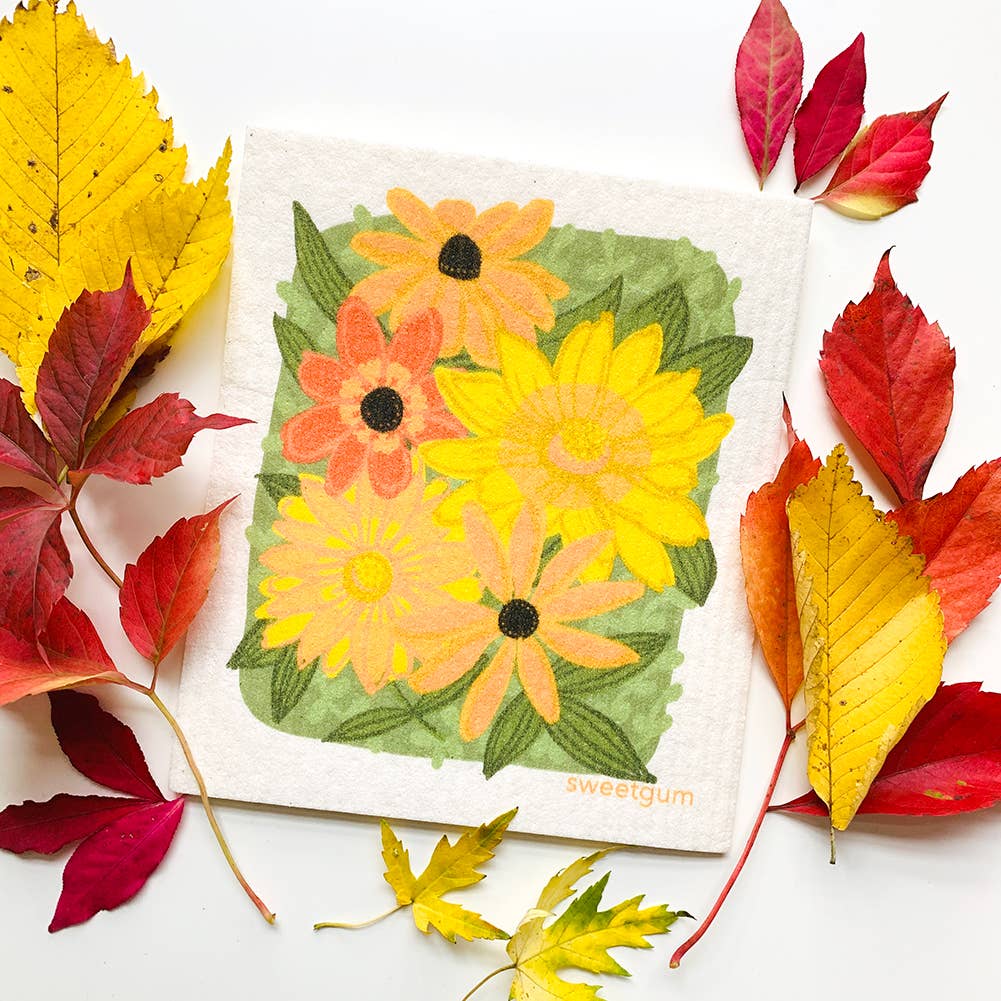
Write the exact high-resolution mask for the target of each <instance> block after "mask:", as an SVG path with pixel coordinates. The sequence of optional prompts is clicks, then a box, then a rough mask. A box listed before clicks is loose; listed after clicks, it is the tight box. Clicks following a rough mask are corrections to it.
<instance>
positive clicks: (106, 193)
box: [0, 0, 187, 360]
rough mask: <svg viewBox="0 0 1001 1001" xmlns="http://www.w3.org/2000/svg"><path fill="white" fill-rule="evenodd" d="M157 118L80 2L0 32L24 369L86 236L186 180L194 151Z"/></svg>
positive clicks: (36, 2)
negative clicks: (52, 288)
mask: <svg viewBox="0 0 1001 1001" xmlns="http://www.w3.org/2000/svg"><path fill="white" fill-rule="evenodd" d="M156 106H157V95H156V92H155V91H150V92H148V93H147V92H146V84H145V82H144V80H143V78H142V76H141V75H140V76H133V75H132V70H131V67H130V65H129V61H128V59H122V60H121V61H119V60H118V58H117V57H116V55H115V50H114V46H113V45H111V43H110V42H108V43H105V42H101V41H100V39H98V38H97V36H96V35H95V34H94V33H93V32H92V31H91V30H90V29H89V28H88V27H87V25H86V23H85V22H84V20H83V18H82V17H80V16H79V15H78V14H77V12H76V6H75V5H74V4H73V3H72V2H71V3H70V4H69V5H68V6H67V8H66V10H65V11H62V12H59V11H58V10H57V6H56V4H55V3H53V2H52V0H30V2H29V3H28V4H27V6H19V7H18V8H17V10H16V11H15V12H14V15H13V19H12V20H10V21H8V20H4V21H3V22H0V164H2V169H0V241H2V243H3V247H4V255H3V257H4V263H3V267H0V348H2V349H3V350H4V351H6V352H7V353H8V354H12V355H13V356H15V360H16V355H17V354H18V347H17V342H18V341H19V339H20V338H21V337H23V336H28V337H30V336H31V335H32V334H37V333H38V332H39V331H40V330H43V331H44V332H45V334H46V336H47V334H48V331H47V330H45V329H44V323H45V319H46V318H45V316H44V314H43V313H42V311H41V310H40V309H39V308H38V307H39V303H40V301H41V290H40V283H41V282H43V281H45V280H46V279H49V280H54V279H55V278H56V276H57V273H58V271H59V268H60V267H61V266H62V265H63V264H64V263H65V262H66V261H67V260H68V259H69V258H70V257H71V256H72V254H73V252H74V250H75V248H76V246H77V244H78V240H79V234H80V230H81V228H82V227H83V226H84V225H86V226H88V227H100V226H102V225H105V224H107V223H108V222H110V221H111V220H114V219H117V218H118V217H119V216H120V215H121V214H122V213H123V212H124V211H125V210H126V209H128V208H129V207H130V206H132V205H134V204H136V203H137V202H139V201H140V200H142V199H144V198H146V197H148V196H150V195H151V194H153V193H154V192H156V191H159V190H161V189H162V188H163V187H164V186H165V185H170V184H171V183H176V182H180V181H181V179H182V178H183V176H184V169H185V164H186V160H187V154H186V151H185V150H184V148H183V147H179V148H176V149H175V148H174V136H173V128H172V126H171V123H170V121H163V120H162V119H161V118H160V116H159V114H158V112H157V107H156ZM120 278H121V275H119V279H120Z"/></svg>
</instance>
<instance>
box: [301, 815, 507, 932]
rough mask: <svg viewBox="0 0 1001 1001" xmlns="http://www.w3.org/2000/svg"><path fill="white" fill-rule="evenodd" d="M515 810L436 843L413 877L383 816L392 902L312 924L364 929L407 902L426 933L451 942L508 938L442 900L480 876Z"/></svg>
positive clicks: (406, 855) (476, 916)
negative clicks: (354, 918) (369, 916)
mask: <svg viewBox="0 0 1001 1001" xmlns="http://www.w3.org/2000/svg"><path fill="white" fill-rule="evenodd" d="M517 812H518V811H517V810H510V811H508V812H507V813H504V814H502V815H501V816H499V817H497V818H496V819H495V820H492V821H491V822H490V823H489V824H482V825H481V826H480V827H478V828H476V829H475V830H469V831H466V832H465V833H464V834H462V835H460V836H459V838H458V839H457V840H456V842H455V844H454V845H453V844H450V843H449V840H448V838H447V837H442V839H441V841H439V842H438V844H437V845H435V849H434V851H433V852H432V854H431V859H430V861H429V862H428V864H427V868H426V869H425V870H424V871H423V872H422V873H421V874H420V876H415V875H414V872H413V869H412V868H411V866H410V855H409V853H408V852H407V850H406V848H404V847H403V843H402V842H401V841H400V839H399V838H398V837H397V836H396V834H395V833H394V832H393V829H392V828H391V827H390V826H389V824H388V823H386V821H385V820H384V821H383V822H382V857H383V859H384V860H385V862H386V872H385V879H386V882H387V883H389V885H390V886H391V887H392V888H393V892H394V893H395V894H396V907H394V908H393V909H392V910H391V911H389V912H388V913H387V914H383V915H380V916H379V917H378V918H374V919H373V920H372V921H365V922H362V923H361V924H345V923H343V922H338V921H325V922H322V923H320V924H317V925H315V926H314V927H315V928H317V929H319V928H363V927H365V926H367V925H370V924H373V923H374V922H375V921H379V920H381V919H382V918H383V917H388V915H389V914H394V913H395V912H396V911H399V910H402V909H404V908H405V907H410V908H411V909H412V913H413V918H414V924H416V925H417V928H418V930H419V931H422V932H424V934H425V935H429V934H430V933H431V929H432V928H434V929H436V930H437V931H438V932H440V933H441V934H442V935H443V936H444V937H445V938H446V939H448V941H449V942H454V941H455V940H456V939H457V938H462V939H466V940H467V941H470V940H472V939H474V938H483V939H496V938H508V935H507V933H506V932H504V931H501V929H500V928H496V927H495V926H494V925H492V924H490V922H489V921H485V920H484V919H483V918H482V917H480V915H479V914H476V913H475V912H473V911H468V910H466V909H465V908H463V907H460V906H459V905H458V904H454V903H452V902H450V901H447V900H443V899H442V897H443V896H444V895H445V894H446V893H448V892H450V891H451V890H460V889H463V888H464V887H467V886H472V885H473V884H474V883H478V882H479V881H480V880H481V879H483V877H484V874H483V873H482V872H479V871H478V870H479V868H480V867H481V866H482V865H484V864H485V863H486V862H489V861H490V859H492V858H493V857H494V851H495V850H496V848H497V846H498V845H499V844H500V843H501V840H502V838H503V837H504V832H505V831H506V830H507V827H508V824H510V823H511V821H512V820H513V819H514V816H515V814H516V813H517Z"/></svg>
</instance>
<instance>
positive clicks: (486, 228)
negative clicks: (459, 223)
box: [467, 202, 518, 243]
mask: <svg viewBox="0 0 1001 1001" xmlns="http://www.w3.org/2000/svg"><path fill="white" fill-rule="evenodd" d="M517 214H518V205H517V203H516V202H501V203H500V204H499V205H494V206H493V208H489V209H486V210H485V211H484V212H481V213H480V214H479V215H478V216H477V217H476V222H475V223H474V224H473V225H472V226H470V228H469V230H468V231H467V234H468V235H469V236H470V237H472V238H473V239H474V240H475V241H476V242H477V243H480V242H481V241H483V240H485V239H487V237H489V236H490V234H491V233H493V232H495V231H496V230H498V229H500V227H501V226H506V225H507V224H508V223H509V222H510V221H511V220H512V219H513V218H514V217H515V216H516V215H517Z"/></svg>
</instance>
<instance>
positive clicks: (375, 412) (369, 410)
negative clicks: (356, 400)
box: [361, 386, 403, 434]
mask: <svg viewBox="0 0 1001 1001" xmlns="http://www.w3.org/2000/svg"><path fill="white" fill-rule="evenodd" d="M361 419H362V420H363V421H364V422H365V423H366V424H367V425H368V426H369V427H370V428H371V429H372V430H373V431H379V432H382V433H383V434H385V433H386V432H387V431H395V430H396V429H397V428H398V427H399V426H400V422H401V421H402V420H403V398H402V397H401V396H400V394H399V393H398V392H397V391H396V390H395V389H392V388H391V387H389V386H379V387H378V388H377V389H373V390H372V391H371V392H370V393H366V394H365V397H364V399H362V401H361Z"/></svg>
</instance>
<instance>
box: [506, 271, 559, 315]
mask: <svg viewBox="0 0 1001 1001" xmlns="http://www.w3.org/2000/svg"><path fill="white" fill-rule="evenodd" d="M504 269H505V270H506V271H508V272H514V273H515V274H518V275H521V276H522V277H523V278H525V279H527V280H528V281H530V282H531V283H532V284H533V285H535V286H536V287H538V288H540V289H541V290H542V293H543V295H545V296H547V297H548V298H549V299H565V298H566V297H567V296H568V295H569V294H570V286H569V285H567V283H566V282H565V281H563V279H562V278H557V277H556V275H554V274H553V273H552V272H551V271H547V270H546V269H545V268H544V267H543V266H542V265H541V264H536V263H535V261H523V260H517V261H505V262H504ZM543 329H544V330H548V329H549V328H548V327H544V328H543Z"/></svg>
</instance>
